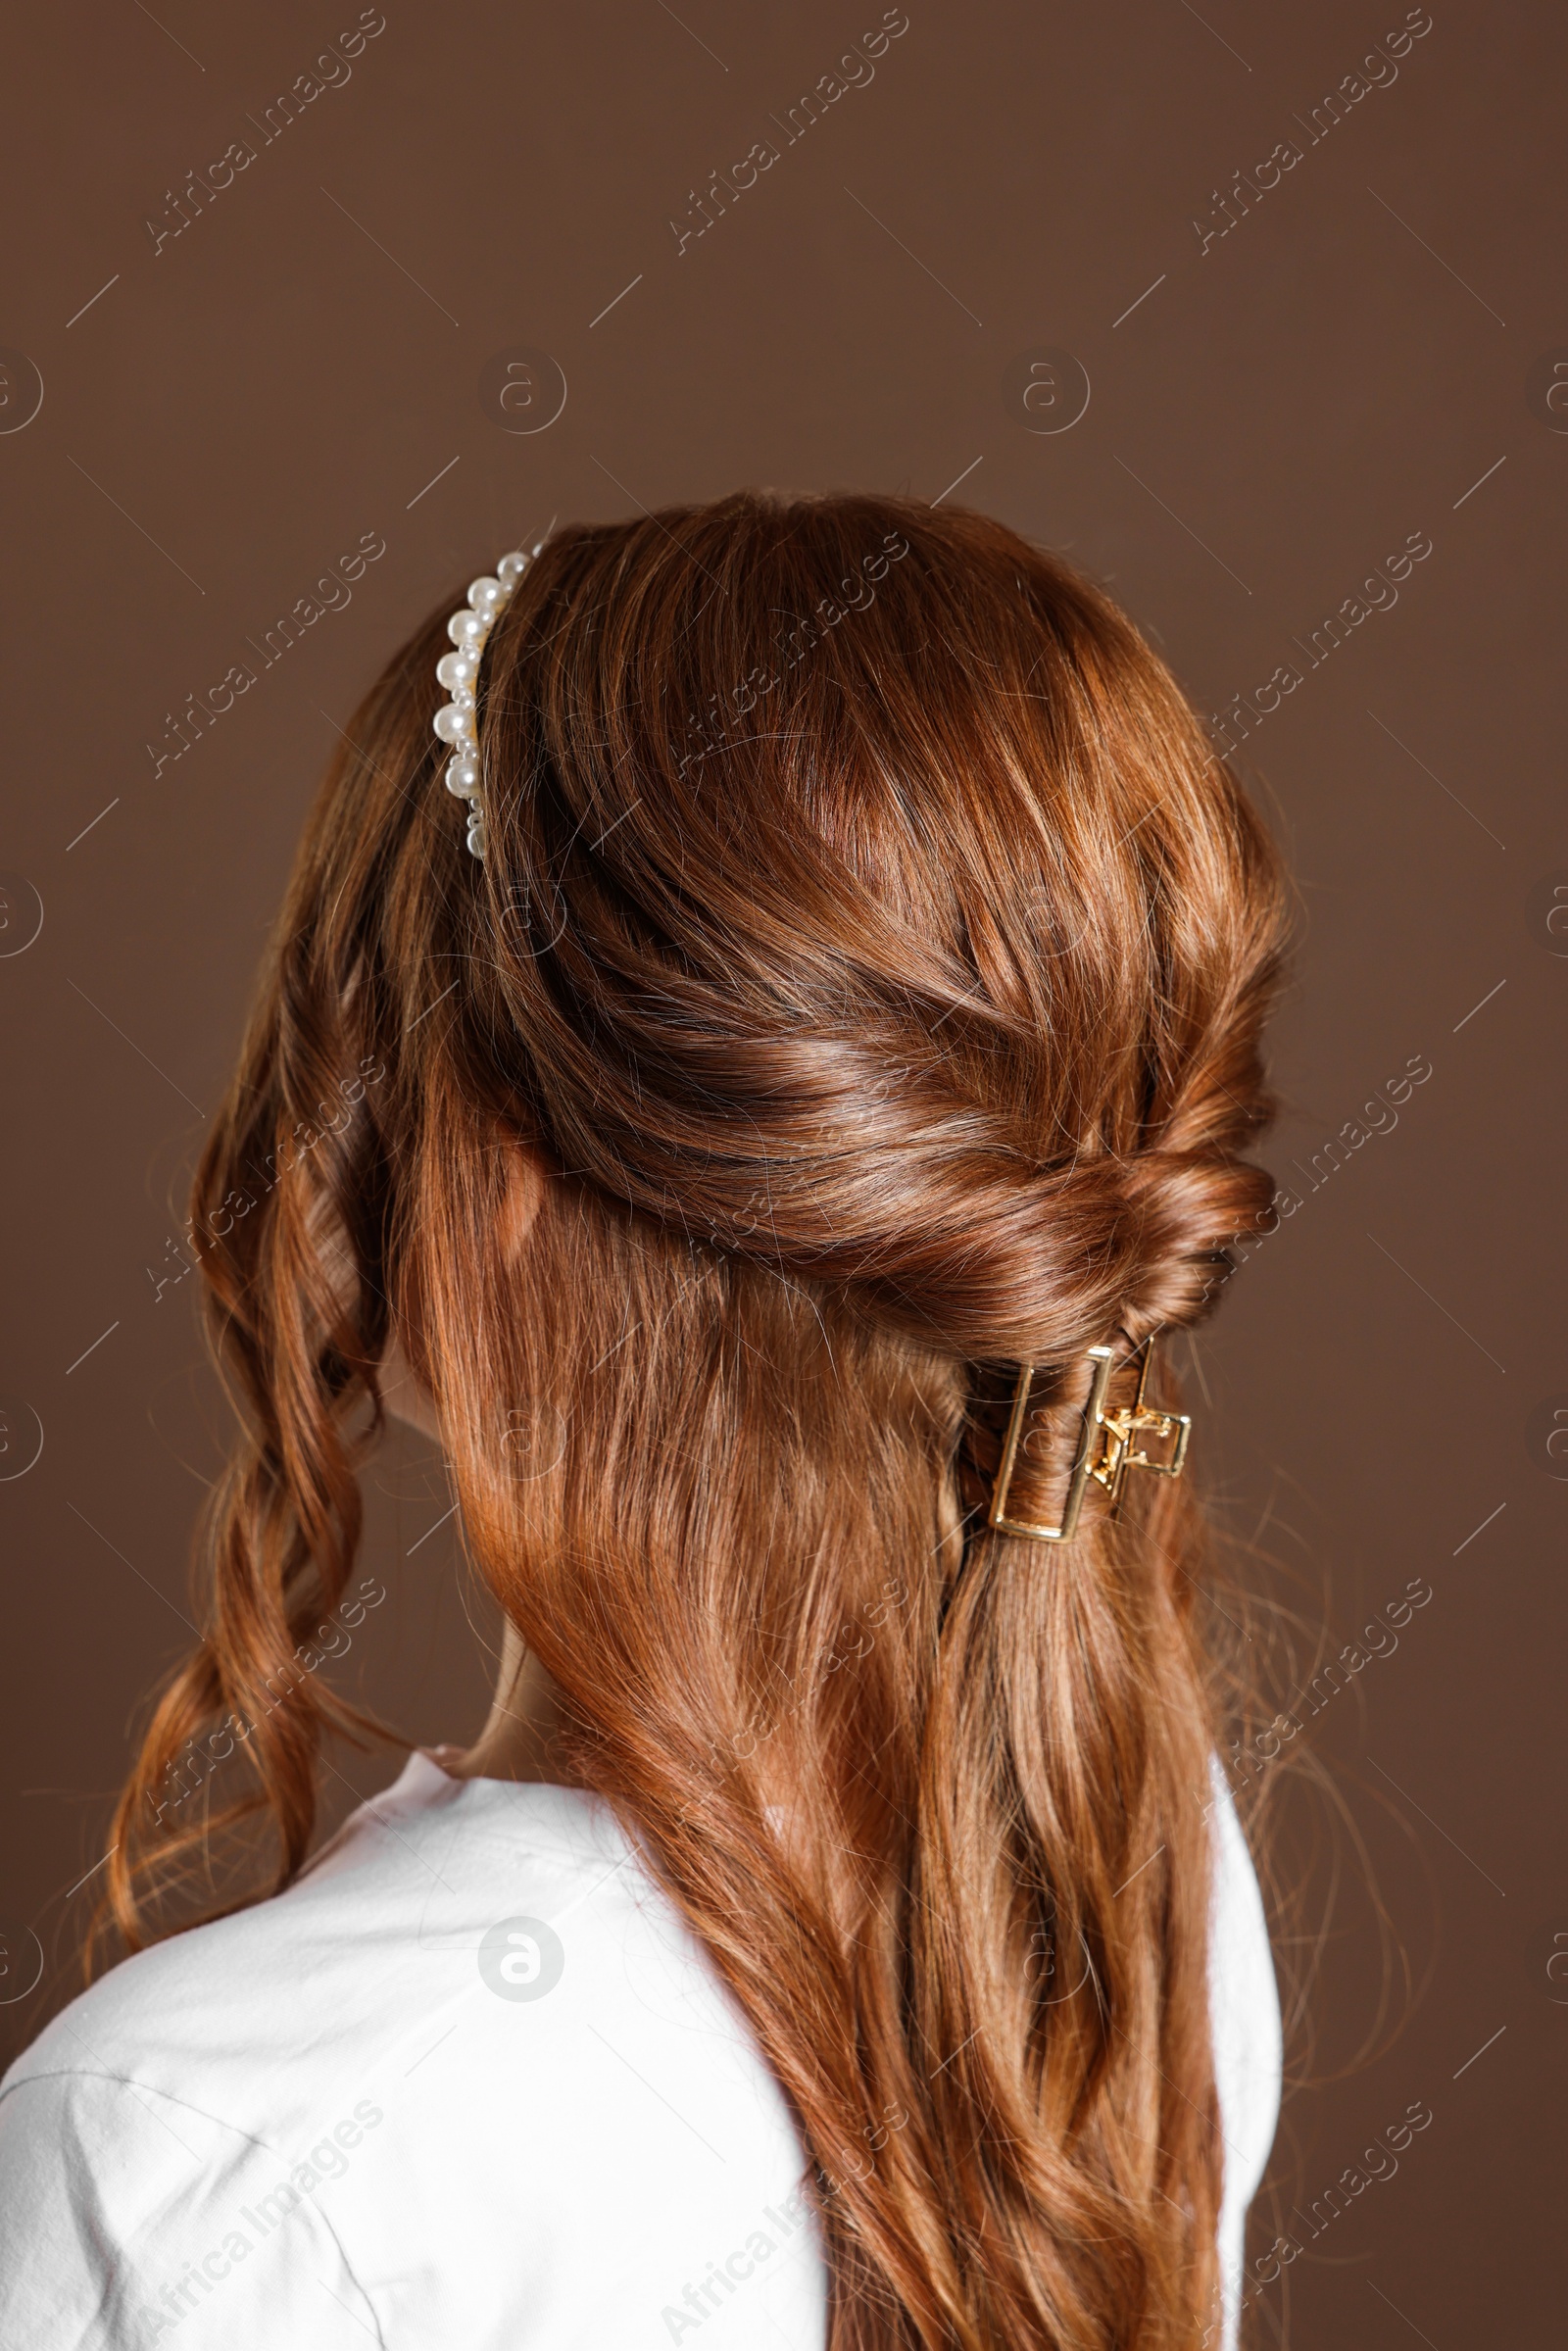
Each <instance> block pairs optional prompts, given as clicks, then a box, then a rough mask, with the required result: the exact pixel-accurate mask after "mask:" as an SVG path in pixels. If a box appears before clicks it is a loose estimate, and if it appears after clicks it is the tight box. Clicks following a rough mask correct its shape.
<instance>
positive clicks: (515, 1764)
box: [442, 1618, 577, 1788]
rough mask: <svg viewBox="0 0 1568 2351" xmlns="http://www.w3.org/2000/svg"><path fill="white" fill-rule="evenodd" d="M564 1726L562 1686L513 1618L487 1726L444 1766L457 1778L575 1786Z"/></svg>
mask: <svg viewBox="0 0 1568 2351" xmlns="http://www.w3.org/2000/svg"><path fill="white" fill-rule="evenodd" d="M564 1727H565V1719H564V1710H563V1701H562V1696H561V1691H560V1690H559V1689H558V1688H557V1686H556V1684H555V1683H554V1682H553V1681H552V1680H551V1678H550V1676H549V1675H548V1674H547V1673H546V1672H545V1669H544V1667H543V1666H542V1665H541V1664H540V1662H539V1660H538V1658H537V1657H535V1656H534V1655H533V1653H532V1651H531V1650H529V1649H528V1648H526V1647H525V1646H524V1645H523V1641H522V1636H521V1635H520V1634H519V1633H518V1631H517V1629H516V1627H515V1625H514V1624H513V1623H512V1622H511V1620H510V1618H509V1619H508V1620H507V1623H506V1629H505V1632H504V1634H503V1637H502V1644H501V1670H500V1672H499V1674H498V1675H497V1677H496V1689H495V1695H494V1697H493V1698H492V1699H491V1701H490V1713H489V1717H488V1719H487V1721H486V1723H485V1726H484V1729H483V1730H482V1731H481V1732H480V1734H479V1736H478V1738H477V1739H476V1740H475V1741H474V1743H473V1745H472V1746H471V1747H469V1748H467V1749H466V1752H464V1753H462V1754H459V1755H455V1756H451V1757H448V1756H446V1755H443V1757H442V1768H443V1769H444V1770H446V1771H447V1772H449V1773H451V1775H452V1777H453V1778H454V1779H457V1780H539V1781H544V1782H547V1783H549V1784H550V1785H552V1786H555V1787H564V1788H570V1787H573V1786H575V1785H577V1775H576V1774H575V1773H574V1772H573V1771H572V1769H571V1766H570V1765H569V1763H568V1762H567V1761H566V1757H565V1751H564V1736H563V1735H564Z"/></svg>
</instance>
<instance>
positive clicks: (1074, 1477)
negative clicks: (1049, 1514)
mask: <svg viewBox="0 0 1568 2351" xmlns="http://www.w3.org/2000/svg"><path fill="white" fill-rule="evenodd" d="M1153 1346H1154V1341H1153V1336H1152V1334H1151V1336H1150V1337H1149V1338H1148V1339H1146V1340H1145V1341H1144V1343H1143V1345H1142V1347H1135V1348H1134V1350H1133V1353H1134V1354H1137V1355H1142V1357H1143V1365H1142V1368H1141V1370H1140V1371H1139V1374H1138V1394H1137V1395H1136V1396H1134V1398H1133V1400H1132V1402H1131V1404H1130V1405H1124V1406H1123V1407H1122V1408H1121V1409H1120V1410H1119V1411H1116V1412H1107V1411H1106V1410H1105V1391H1106V1389H1107V1388H1108V1387H1109V1385H1110V1375H1111V1371H1112V1368H1113V1366H1114V1364H1115V1359H1116V1350H1115V1348H1114V1347H1086V1348H1085V1350H1084V1351H1085V1353H1086V1354H1087V1356H1088V1358H1089V1360H1090V1362H1091V1363H1093V1365H1094V1367H1095V1374H1094V1379H1093V1381H1092V1382H1091V1385H1090V1390H1089V1401H1088V1402H1087V1403H1086V1404H1085V1406H1084V1433H1083V1440H1082V1443H1081V1444H1080V1445H1079V1448H1078V1456H1077V1459H1076V1460H1075V1461H1074V1463H1073V1465H1072V1474H1071V1476H1070V1478H1069V1479H1068V1482H1067V1502H1066V1507H1065V1508H1064V1509H1063V1511H1062V1514H1061V1524H1060V1526H1059V1527H1038V1526H1034V1525H1031V1524H1030V1522H1029V1521H1028V1520H1027V1519H1021V1518H1009V1517H1008V1516H1007V1490H1008V1488H1009V1487H1010V1486H1011V1484H1012V1471H1013V1464H1014V1462H1015V1461H1016V1460H1017V1457H1018V1447H1019V1445H1020V1444H1021V1443H1022V1441H1023V1432H1024V1423H1025V1422H1026V1421H1027V1419H1028V1417H1029V1392H1030V1390H1031V1389H1032V1387H1033V1386H1034V1380H1035V1374H1036V1372H1037V1371H1038V1370H1039V1368H1040V1366H1039V1365H1038V1364H1033V1363H1026V1364H1024V1365H1023V1366H1022V1368H1021V1369H1020V1371H1019V1373H1018V1384H1017V1386H1016V1388H1015V1389H1014V1390H1013V1392H1012V1417H1011V1419H1010V1420H1009V1421H1008V1423H1007V1438H1006V1443H1005V1445H1004V1446H1003V1448H1002V1467H1001V1468H1000V1469H999V1470H998V1472H997V1482H996V1484H995V1486H994V1487H993V1488H992V1490H991V1509H990V1512H989V1514H988V1519H987V1524H988V1525H990V1526H993V1527H995V1528H996V1530H997V1532H998V1533H999V1534H1001V1535H1022V1536H1025V1537H1026V1538H1027V1539H1028V1540H1029V1541H1030V1542H1031V1543H1071V1541H1072V1539H1073V1537H1074V1536H1075V1535H1076V1534H1077V1532H1078V1514H1079V1512H1080V1511H1081V1510H1082V1508H1083V1506H1084V1495H1085V1494H1087V1493H1088V1491H1089V1481H1090V1479H1091V1478H1093V1479H1094V1480H1095V1481H1096V1483H1097V1484H1099V1485H1101V1486H1103V1488H1104V1489H1105V1492H1106V1493H1107V1494H1109V1496H1110V1499H1111V1502H1112V1504H1113V1505H1114V1504H1115V1503H1116V1502H1117V1501H1119V1500H1120V1498H1121V1489H1122V1480H1123V1479H1124V1478H1125V1477H1126V1474H1127V1472H1128V1471H1129V1470H1130V1469H1147V1470H1149V1471H1151V1472H1152V1474H1153V1475H1154V1476H1155V1477H1156V1478H1179V1477H1180V1476H1181V1474H1182V1470H1183V1467H1184V1465H1185V1463H1186V1460H1187V1441H1188V1439H1189V1438H1190V1437H1191V1435H1192V1431H1193V1424H1192V1420H1191V1418H1190V1416H1189V1415H1188V1414H1187V1413H1185V1412H1159V1411H1156V1410H1155V1408H1154V1407H1153V1405H1152V1404H1146V1403H1145V1402H1144V1390H1145V1389H1146V1387H1147V1386H1148V1385H1149V1366H1150V1362H1151V1360H1152V1353H1153ZM1127 1360H1128V1361H1129V1362H1131V1360H1132V1356H1129V1357H1128V1358H1127ZM1140 1439H1142V1440H1151V1439H1152V1440H1153V1441H1154V1442H1155V1443H1157V1444H1159V1445H1166V1446H1168V1447H1169V1450H1168V1452H1167V1453H1166V1455H1165V1458H1164V1459H1163V1460H1152V1459H1151V1458H1150V1456H1149V1454H1148V1452H1147V1451H1146V1450H1145V1449H1144V1445H1143V1444H1141V1443H1138V1442H1137V1441H1138V1440H1140Z"/></svg>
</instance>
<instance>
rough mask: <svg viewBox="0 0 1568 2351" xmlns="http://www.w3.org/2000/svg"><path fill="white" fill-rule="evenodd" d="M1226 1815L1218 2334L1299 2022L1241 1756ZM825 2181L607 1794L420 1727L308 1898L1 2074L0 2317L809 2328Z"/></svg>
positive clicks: (293, 1899) (520, 2331) (512, 2347)
mask: <svg viewBox="0 0 1568 2351" xmlns="http://www.w3.org/2000/svg"><path fill="white" fill-rule="evenodd" d="M1216 1774H1217V1766H1216ZM1213 1818H1214V1821H1215V1824H1216V1833H1215V1844H1214V1852H1215V1876H1214V1912H1213V1916H1214V1932H1213V1936H1212V1943H1213V1949H1212V1957H1211V1963H1210V1987H1211V2006H1212V2012H1213V2020H1214V2033H1215V2062H1216V2073H1217V2077H1218V2084H1219V2091H1220V2100H1221V2108H1222V2113H1223V2118H1224V2129H1225V2136H1226V2145H1227V2155H1226V2188H1225V2209H1224V2217H1223V2220H1222V2224H1221V2250H1222V2253H1223V2255H1224V2258H1225V2267H1226V2271H1227V2295H1228V2303H1229V2314H1230V2315H1229V2318H1228V2323H1227V2330H1226V2331H1227V2340H1229V2339H1230V2335H1231V2330H1232V2328H1233V2327H1234V2311H1235V2305H1236V2300H1237V2288H1238V2278H1239V2267H1240V2259H1241V2237H1242V2228H1243V2223H1244V2219H1245V2213H1246V2206H1247V2203H1248V2201H1249V2200H1250V2196H1251V2194H1252V2192H1253V2190H1254V2188H1255V2186H1256V2184H1257V2180H1258V2179H1259V2177H1260V2176H1261V2173H1262V2168H1263V2165H1264V2162H1265V2161H1266V2159H1267V2154H1268V2149H1269V2145H1270V2143H1271V2141H1272V2138H1273V2132H1274V2123H1275V2118H1276V2114H1277V2108H1278V2091H1279V2072H1280V2031H1279V2009H1278V2003H1277V1999H1276V1995H1275V1989H1274V1978H1273V1971H1272V1966H1271V1963H1270V1959H1269V1951H1268V1939H1267V1935H1266V1931H1265V1929H1264V1924H1263V1915H1262V1906H1261V1903H1260V1901H1259V1897H1258V1892H1257V1884H1256V1880H1255V1878H1254V1877H1253V1875H1252V1870H1251V1865H1250V1861H1249V1859H1248V1855H1247V1849H1246V1845H1245V1843H1244V1841H1243V1838H1242V1833H1241V1829H1240V1826H1239V1824H1238V1823H1237V1820H1236V1816H1235V1813H1234V1811H1233V1809H1232V1807H1231V1803H1230V1798H1229V1796H1228V1794H1227V1793H1226V1792H1225V1790H1224V1786H1223V1782H1222V1781H1219V1780H1218V1779H1217V1778H1216V1802H1215V1808H1214V1813H1213ZM806 2176H807V2159H806V2156H805V2153H804V2150H803V2148H802V2146H801V2143H800V2141H799V2139H798V2137H797V2134H796V2131H795V2129H794V2125H793V2122H792V2119H791V2116H790V2113H789V2110H788V2107H787V2106H786V2104H785V2101H784V2098H783V2096H782V2094H781V2093H780V2091H779V2089H778V2086H777V2084H776V2083H775V2082H774V2081H773V2079H772V2076H771V2075H770V2073H769V2072H768V2069H767V2067H766V2065H765V2063H764V2062H763V2060H762V2057H761V2055H760V2051H759V2050H758V2049H757V2047H756V2045H755V2043H754V2041H753V2039H752V2036H751V2033H750V2031H749V2029H748V2027H747V2025H746V2023H745V2020H744V2018H743V2017H742V2015H741V2014H740V2011H739V2010H738V2008H737V2006H736V2005H735V2003H734V2001H733V1999H732V1998H731V1996H730V1994H729V1993H728V1991H727V1990H726V1989H725V1987H724V1986H723V1984H721V1983H720V1981H719V1979H718V1977H717V1975H716V1973H715V1971H714V1969H713V1967H712V1964H711V1961H710V1959H709V1958H708V1956H707V1954H706V1952H705V1951H704V1949H703V1948H702V1946H701V1945H700V1944H699V1943H698V1942H697V1941H696V1939H695V1938H694V1937H693V1935H691V1934H690V1932H689V1931H688V1929H687V1928H686V1927H685V1925H684V1924H683V1922H682V1921H681V1919H680V1917H679V1915H678V1914H677V1912H676V1910H675V1909H674V1906H673V1905H672V1903H671V1902H670V1900H669V1898H668V1897H667V1895H665V1894H664V1893H663V1892H662V1889H661V1888H660V1887H659V1886H658V1885H657V1884H656V1883H655V1881H654V1880H653V1878H652V1877H651V1876H650V1874H649V1873H648V1871H647V1869H646V1867H645V1866H644V1864H643V1863H642V1861H641V1859H640V1857H639V1856H638V1854H637V1851H636V1848H635V1847H634V1846H633V1844H632V1843H631V1842H630V1841H629V1840H628V1838H627V1837H626V1836H625V1834H624V1833H623V1831H622V1830H621V1829H620V1827H619V1825H618V1824H617V1822H616V1821H615V1819H614V1816H613V1813H612V1812H611V1811H610V1809H609V1807H608V1806H607V1805H605V1804H604V1803H603V1802H602V1801H600V1800H599V1799H598V1798H596V1797H593V1796H590V1795H588V1794H586V1793H584V1792H582V1791H581V1790H577V1789H572V1788H549V1787H541V1786H536V1785H532V1784H516V1783H512V1782H504V1781H497V1780H464V1781H459V1780H454V1779H451V1778H450V1777H449V1776H448V1775H447V1774H446V1773H445V1772H443V1771H442V1770H441V1769H440V1767H439V1766H438V1765H437V1764H436V1763H435V1762H433V1761H432V1760H431V1759H430V1758H429V1757H427V1756H425V1755H423V1754H420V1753H416V1754H415V1755H414V1756H412V1757H411V1759H410V1761H409V1763H408V1766H407V1768H406V1770H405V1771H404V1773H403V1775H402V1777H401V1779H400V1780H399V1781H398V1782H397V1784H396V1785H395V1787H393V1788H390V1789H389V1790H388V1791H387V1792H386V1793H385V1794H383V1795H380V1796H378V1797H376V1798H375V1799H374V1800H373V1801H372V1802H370V1803H368V1804H365V1805H363V1806H362V1807H361V1808H360V1810H359V1811H358V1812H356V1813H355V1814H354V1815H353V1817H352V1818H351V1819H350V1820H349V1821H348V1822H346V1823H345V1825H344V1827H343V1828H342V1829H341V1830H340V1831H339V1832H338V1834H337V1836H336V1837H333V1838H332V1839H331V1841H330V1842H329V1843H328V1844H327V1845H325V1846H324V1847H323V1848H322V1850H321V1852H320V1853H319V1854H318V1855H317V1856H316V1858H315V1860H314V1861H313V1862H312V1863H311V1864H310V1865H309V1866H308V1868H307V1869H306V1871H305V1873H304V1875H303V1876H302V1877H301V1879H300V1880H299V1881H298V1883H297V1884H295V1885H294V1886H291V1887H290V1888H289V1890H288V1891H287V1892H286V1893H283V1894H279V1895H277V1896H275V1897H274V1898H273V1899H271V1900H270V1901H265V1902H262V1903H259V1904H257V1905H256V1906H255V1907H253V1908H251V1909H249V1910H244V1911H241V1912H239V1913H237V1914H236V1915H235V1916H234V1917H232V1918H227V1919H221V1920H219V1921H217V1922H215V1923H214V1924H213V1925H211V1926H206V1927H199V1928H196V1929H194V1930H192V1931H191V1932H190V1933H188V1934H185V1935H175V1936H173V1937H172V1939H171V1940H170V1941H168V1942H163V1943H159V1944H156V1945H154V1947H153V1948H152V1949H150V1950H148V1951H144V1952H140V1953H138V1954H137V1955H136V1956H135V1957H133V1958H130V1959H127V1960H125V1961H123V1963H122V1964H121V1965H120V1966H119V1967H117V1968H115V1969H114V1970H113V1971H112V1972H111V1973H110V1974H109V1975H107V1976H106V1977H104V1978H103V1980H102V1981H101V1982H100V1983H98V1984H95V1985H94V1986H93V1987H92V1988H91V1989H90V1990H89V1991H87V1992H85V1993H84V1994H83V1995H82V1996H81V1997H80V1998H79V1999H77V2000H75V2001H73V2004H72V2005H71V2007H69V2008H68V2009H66V2010H65V2011H64V2012H63V2014H62V2015H60V2016H59V2017H57V2018H56V2019H55V2021H54V2023H53V2024H52V2025H50V2026H49V2027H48V2028H47V2029H46V2031H45V2032H44V2033H42V2034H41V2036H40V2037H39V2039H38V2040H37V2041H36V2042H35V2043H34V2044H33V2046H32V2047H31V2048H30V2049H29V2050H28V2051H27V2052H26V2053H25V2055H24V2056H23V2057H22V2058H20V2059H19V2060H18V2062H17V2063H16V2065H14V2066H13V2067H12V2069H11V2071H10V2073H9V2074H8V2075H7V2076H6V2078H5V2081H4V2082H3V2083H0V2343H3V2344H4V2346H5V2351H33V2346H35V2345H36V2346H38V2347H39V2351H147V2347H149V2346H151V2345H153V2344H172V2345H177V2346H178V2351H187V2346H192V2347H193V2351H209V2347H210V2351H220V2347H221V2351H302V2347H304V2346H309V2351H346V2347H347V2346H350V2345H352V2346H354V2351H366V2346H367V2345H368V2344H377V2345H381V2346H383V2347H384V2351H438V2347H439V2351H446V2347H447V2346H451V2347H452V2351H667V2346H668V2345H669V2344H671V2343H688V2344H694V2345H697V2346H698V2351H725V2346H729V2347H730V2351H743V2347H744V2351H758V2347H759V2346H767V2347H768V2351H772V2347H774V2346H776V2347H777V2351H822V2345H823V2342H824V2338H825V2327H826V2275H825V2270H824V2266H823V2262H822V2256H821V2251H820V2245H819V2241H818V2238H817V2234H816V2229H815V2224H814V2221H813V2219H812V2216H811V2211H810V2206H809V2199H808V2196H807V2193H806V2188H805V2180H806Z"/></svg>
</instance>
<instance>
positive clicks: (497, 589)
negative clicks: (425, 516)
mask: <svg viewBox="0 0 1568 2351" xmlns="http://www.w3.org/2000/svg"><path fill="white" fill-rule="evenodd" d="M543 545H544V540H543V539H539V540H537V541H536V542H535V544H534V545H533V546H532V547H530V548H529V549H528V550H527V552H526V553H524V552H523V550H522V549H521V548H515V549H514V550H513V552H512V553H511V555H504V556H503V557H502V559H501V561H500V563H497V565H496V567H495V571H494V574H493V575H492V574H490V573H486V575H485V576H484V578H482V579H476V580H475V581H474V582H473V584H472V586H471V587H470V588H469V590H468V601H467V603H466V605H463V606H460V608H459V610H458V611H457V612H454V613H453V615H452V617H451V619H450V620H449V621H448V622H447V635H448V636H449V637H450V638H451V639H452V644H453V651H452V652H451V653H444V654H443V655H442V656H441V659H440V661H437V663H436V665H435V673H436V677H437V679H438V680H439V682H440V683H441V684H442V685H443V686H445V688H446V690H447V692H448V694H449V695H450V696H451V698H452V699H451V700H450V702H447V703H444V704H443V705H442V707H441V709H440V710H437V712H436V714H435V731H436V733H437V735H439V737H440V738H441V741H442V742H443V743H446V744H449V745H450V746H451V750H452V757H451V759H449V760H448V761H447V767H446V775H445V777H444V779H443V780H444V782H445V784H446V788H447V790H448V791H449V792H455V793H456V794H457V796H458V798H459V799H460V800H466V802H467V804H468V847H469V849H470V850H471V851H472V853H473V855H474V856H475V857H483V856H484V803H483V801H482V800H481V799H480V797H479V735H478V718H477V708H478V706H477V694H476V689H477V686H478V682H479V662H480V661H481V659H482V658H483V654H484V647H485V639H486V638H487V637H488V636H489V634H490V631H491V629H492V628H493V627H494V625H495V622H496V620H497V618H498V617H499V615H500V614H501V613H502V612H505V610H506V608H507V606H508V605H509V604H510V603H511V601H512V593H513V590H514V589H515V587H516V584H517V582H518V580H519V579H521V577H522V575H523V573H524V572H525V571H526V570H527V568H528V565H529V564H530V563H532V562H533V559H534V557H535V556H536V555H537V554H538V553H539V550H540V548H541V547H543Z"/></svg>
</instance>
